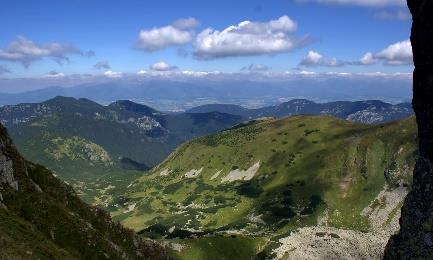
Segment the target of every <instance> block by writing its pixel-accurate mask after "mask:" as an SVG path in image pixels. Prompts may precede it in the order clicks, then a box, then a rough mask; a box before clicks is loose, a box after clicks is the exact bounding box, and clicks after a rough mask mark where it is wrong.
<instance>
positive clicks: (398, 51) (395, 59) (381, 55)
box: [360, 40, 413, 65]
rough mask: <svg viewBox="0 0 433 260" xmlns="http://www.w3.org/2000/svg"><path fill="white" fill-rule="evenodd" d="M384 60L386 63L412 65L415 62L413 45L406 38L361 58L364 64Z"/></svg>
mask: <svg viewBox="0 0 433 260" xmlns="http://www.w3.org/2000/svg"><path fill="white" fill-rule="evenodd" d="M380 61H382V62H383V63H384V64H385V65H410V64H412V63H413V55H412V45H411V43H410V40H405V41H401V42H397V43H394V44H391V45H389V46H388V47H386V48H385V49H383V50H381V51H379V52H377V53H374V54H373V53H371V52H369V53H366V54H365V55H364V57H362V59H361V60H360V63H361V64H362V65H370V64H374V63H378V62H380Z"/></svg>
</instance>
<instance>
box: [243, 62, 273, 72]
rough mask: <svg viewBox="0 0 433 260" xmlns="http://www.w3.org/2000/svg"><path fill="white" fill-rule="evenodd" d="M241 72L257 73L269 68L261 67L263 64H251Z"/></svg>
mask: <svg viewBox="0 0 433 260" xmlns="http://www.w3.org/2000/svg"><path fill="white" fill-rule="evenodd" d="M241 70H242V71H251V72H253V71H256V72H257V71H269V70H270V68H269V67H268V66H266V65H263V64H251V65H249V66H247V67H243V68H242V69H241Z"/></svg>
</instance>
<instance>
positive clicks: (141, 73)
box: [137, 70, 147, 76]
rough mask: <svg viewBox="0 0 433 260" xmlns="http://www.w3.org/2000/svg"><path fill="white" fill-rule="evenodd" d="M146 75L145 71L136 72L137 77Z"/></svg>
mask: <svg viewBox="0 0 433 260" xmlns="http://www.w3.org/2000/svg"><path fill="white" fill-rule="evenodd" d="M146 73H147V71H145V70H139V71H137V75H140V76H141V75H146Z"/></svg>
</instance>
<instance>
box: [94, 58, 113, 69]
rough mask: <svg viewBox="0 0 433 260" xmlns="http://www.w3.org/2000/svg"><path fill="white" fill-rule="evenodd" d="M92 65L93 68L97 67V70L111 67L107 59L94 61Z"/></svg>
mask: <svg viewBox="0 0 433 260" xmlns="http://www.w3.org/2000/svg"><path fill="white" fill-rule="evenodd" d="M93 67H94V68H95V69H98V70H102V69H106V70H109V69H111V66H110V63H109V62H108V61H106V60H105V61H100V62H98V63H96V64H95V65H93Z"/></svg>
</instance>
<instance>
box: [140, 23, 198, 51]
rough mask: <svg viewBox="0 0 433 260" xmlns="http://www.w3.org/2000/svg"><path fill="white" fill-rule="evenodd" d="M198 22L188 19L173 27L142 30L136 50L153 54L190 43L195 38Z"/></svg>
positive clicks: (172, 25) (174, 24)
mask: <svg viewBox="0 0 433 260" xmlns="http://www.w3.org/2000/svg"><path fill="white" fill-rule="evenodd" d="M197 25H198V21H197V20H196V19H194V18H186V19H180V20H177V21H175V22H174V23H173V24H171V25H167V26H164V27H159V28H153V29H150V30H141V31H140V33H139V35H138V39H137V41H136V43H135V48H136V49H139V50H143V51H148V52H153V51H157V50H161V49H164V48H167V47H171V46H178V45H183V44H186V43H189V42H191V41H192V40H193V38H194V35H195V33H194V31H193V30H192V29H193V28H194V27H196V26H197Z"/></svg>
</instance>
